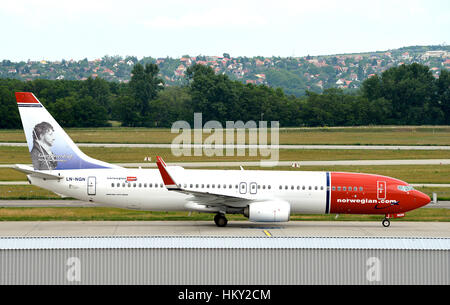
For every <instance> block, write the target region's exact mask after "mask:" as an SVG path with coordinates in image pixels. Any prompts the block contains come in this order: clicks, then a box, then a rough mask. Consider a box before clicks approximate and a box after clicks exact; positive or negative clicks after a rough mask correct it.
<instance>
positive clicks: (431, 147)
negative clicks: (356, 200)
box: [0, 142, 450, 150]
mask: <svg viewBox="0 0 450 305" xmlns="http://www.w3.org/2000/svg"><path fill="white" fill-rule="evenodd" d="M76 144H77V146H79V147H111V148H114V147H132V148H214V149H219V148H223V149H226V148H233V149H238V148H244V149H250V148H257V149H267V148H268V149H352V150H354V149H356V150H358V149H364V150H450V146H447V145H439V146H438V145H296V144H293V145H283V144H281V145H273V146H270V145H258V144H254V145H241V144H224V145H219V144H217V145H210V144H183V145H179V144H176V145H175V144H170V143H167V144H133V143H76ZM0 146H27V143H25V142H23V143H21V142H11V143H8V142H0Z"/></svg>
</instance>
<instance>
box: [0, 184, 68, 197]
mask: <svg viewBox="0 0 450 305" xmlns="http://www.w3.org/2000/svg"><path fill="white" fill-rule="evenodd" d="M2 199H9V200H25V199H30V200H32V199H61V197H60V196H59V195H57V194H55V193H53V192H50V191H48V190H45V189H42V188H40V187H37V186H34V185H0V200H2Z"/></svg>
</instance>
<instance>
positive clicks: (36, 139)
mask: <svg viewBox="0 0 450 305" xmlns="http://www.w3.org/2000/svg"><path fill="white" fill-rule="evenodd" d="M54 131H55V130H54V128H53V126H52V125H51V124H50V123H48V122H41V123H39V124H36V126H34V128H33V149H32V150H31V160H32V161H33V167H34V169H37V170H52V169H55V168H56V167H57V166H58V162H57V161H56V159H55V156H54V154H53V152H52V150H51V147H52V146H53V143H54V142H55V136H54Z"/></svg>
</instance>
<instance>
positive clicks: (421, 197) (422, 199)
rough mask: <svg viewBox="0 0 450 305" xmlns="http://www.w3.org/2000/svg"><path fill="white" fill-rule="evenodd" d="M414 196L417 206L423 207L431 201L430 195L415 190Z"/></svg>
mask: <svg viewBox="0 0 450 305" xmlns="http://www.w3.org/2000/svg"><path fill="white" fill-rule="evenodd" d="M415 197H416V204H417V205H418V207H423V206H424V205H427V204H429V203H430V202H431V199H430V196H428V195H427V194H424V193H422V192H419V191H416V194H415Z"/></svg>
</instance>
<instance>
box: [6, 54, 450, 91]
mask: <svg viewBox="0 0 450 305" xmlns="http://www.w3.org/2000/svg"><path fill="white" fill-rule="evenodd" d="M138 62H139V63H141V64H145V63H156V64H157V65H158V66H159V69H160V77H161V78H162V79H163V80H164V82H165V85H166V86H172V85H181V84H184V83H185V78H184V74H185V71H186V69H187V68H188V67H189V66H192V65H194V64H202V65H207V66H210V67H212V68H213V69H214V71H215V72H216V73H224V74H227V75H228V76H229V77H230V78H231V79H234V80H240V81H242V82H243V83H252V84H266V85H268V86H271V87H281V88H283V90H284V91H285V93H286V94H292V95H296V96H302V95H304V94H305V91H306V90H310V91H314V92H322V91H323V90H324V89H328V88H342V89H348V90H352V89H357V88H359V87H360V85H361V83H362V82H363V81H364V80H365V79H367V78H368V77H369V76H371V75H373V74H378V73H381V72H383V71H385V70H387V69H389V68H392V67H396V66H400V65H402V64H410V63H413V62H417V63H420V64H423V65H427V66H429V67H430V68H431V70H432V71H433V75H434V76H435V77H436V78H437V77H439V74H440V71H441V69H449V67H450V46H411V47H404V48H400V49H395V50H387V51H376V52H368V53H354V54H338V55H321V56H304V57H287V58H286V57H284V58H283V57H260V56H256V57H251V58H248V57H232V56H230V55H229V54H227V53H224V54H223V56H202V55H200V56H189V55H185V56H183V57H181V58H169V57H167V58H152V57H144V58H142V59H140V60H138V58H136V57H133V56H128V57H125V58H123V57H121V56H104V57H103V58H101V59H95V60H92V61H89V60H88V59H83V60H78V61H75V60H61V61H53V62H51V61H46V60H42V61H27V62H24V61H22V62H11V61H9V60H3V61H2V62H1V63H0V78H14V79H20V80H34V79H38V78H41V79H52V80H54V79H65V80H86V79H87V78H88V77H93V78H96V77H101V78H103V79H105V80H108V81H116V82H128V81H129V80H130V74H131V70H132V67H133V65H135V64H136V63H138Z"/></svg>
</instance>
